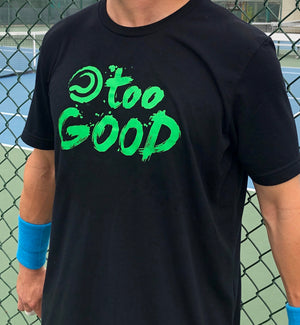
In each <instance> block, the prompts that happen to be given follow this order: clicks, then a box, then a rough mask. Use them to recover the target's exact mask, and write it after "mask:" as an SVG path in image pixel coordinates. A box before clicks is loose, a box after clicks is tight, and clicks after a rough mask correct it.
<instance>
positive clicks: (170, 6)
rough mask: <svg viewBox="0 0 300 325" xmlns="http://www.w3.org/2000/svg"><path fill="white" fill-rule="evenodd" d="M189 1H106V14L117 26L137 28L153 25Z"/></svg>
mask: <svg viewBox="0 0 300 325" xmlns="http://www.w3.org/2000/svg"><path fill="white" fill-rule="evenodd" d="M187 2H189V0H107V13H108V15H109V16H110V18H111V19H112V20H113V21H114V22H115V23H117V24H119V25H121V26H126V27H139V26H145V25H149V24H152V23H155V22H157V21H159V20H161V19H163V18H165V17H167V16H169V15H171V14H172V13H174V12H175V11H177V10H178V9H180V8H181V7H182V6H184V5H185V4H186V3H187Z"/></svg>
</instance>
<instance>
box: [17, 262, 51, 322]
mask: <svg viewBox="0 0 300 325" xmlns="http://www.w3.org/2000/svg"><path fill="white" fill-rule="evenodd" d="M45 276H46V268H45V267H42V268H40V269H38V270H30V269H28V268H27V267H25V266H23V265H21V264H20V271H19V275H18V279H17V293H18V296H19V300H18V310H20V311H27V312H31V311H34V312H35V313H36V314H37V315H38V317H39V318H41V317H42V298H43V288H44V282H45Z"/></svg>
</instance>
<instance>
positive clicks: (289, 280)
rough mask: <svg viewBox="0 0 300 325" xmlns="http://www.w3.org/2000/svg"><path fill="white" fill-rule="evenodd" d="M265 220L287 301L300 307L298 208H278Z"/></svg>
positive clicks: (299, 230) (299, 222) (299, 229)
mask: <svg viewBox="0 0 300 325" xmlns="http://www.w3.org/2000/svg"><path fill="white" fill-rule="evenodd" d="M274 213H275V214H276V215H275V216H273V217H272V218H269V221H266V227H267V231H268V236H269V240H270V243H271V248H272V252H273V256H274V259H275V262H276V265H277V267H278V270H279V272H280V275H281V278H282V281H283V284H284V287H285V290H286V293H287V298H288V302H289V304H290V305H292V306H294V307H300V210H299V209H278V210H277V211H276V212H274Z"/></svg>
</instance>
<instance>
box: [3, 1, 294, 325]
mask: <svg viewBox="0 0 300 325" xmlns="http://www.w3.org/2000/svg"><path fill="white" fill-rule="evenodd" d="M93 2H94V0H74V1H72V0H0V213H1V217H0V324H1V325H6V324H11V325H23V324H40V320H39V319H38V318H36V317H33V318H32V317H31V318H30V317H27V316H25V315H24V314H23V313H20V312H18V310H17V294H16V288H15V284H16V278H17V272H18V262H17V261H16V258H15V253H16V249H17V236H18V228H17V215H18V206H19V199H20V193H21V190H22V177H23V170H24V164H25V161H26V158H27V157H28V155H29V154H30V152H31V149H30V148H28V147H27V146H26V145H25V144H24V143H23V142H22V140H21V139H20V134H21V131H22V129H23V127H24V124H25V121H26V117H27V114H28V109H29V105H30V101H31V99H32V92H33V87H34V71H35V68H36V64H37V62H36V61H37V56H38V50H39V46H40V44H41V41H42V38H43V36H44V34H45V32H46V31H47V30H48V29H49V28H50V27H51V26H52V25H53V24H54V23H55V22H57V21H59V20H60V19H62V18H64V17H66V16H68V15H70V14H72V13H74V12H76V11H78V10H80V9H82V8H83V7H86V6H87V5H89V4H92V3H93ZM218 4H220V5H221V6H224V7H225V8H227V9H228V10H231V11H232V12H233V13H234V14H235V15H237V16H238V17H239V18H241V19H242V20H245V21H247V22H248V23H251V24H255V25H256V26H257V27H258V28H260V29H261V30H263V31H264V32H266V33H268V34H269V35H270V36H271V37H272V38H273V40H274V43H275V45H276V48H277V54H278V58H279V60H280V62H281V65H282V69H283V74H284V77H285V82H286V87H287V92H288V96H289V99H290V101H291V105H292V109H293V113H294V117H295V120H296V124H297V128H298V132H299V134H300V117H299V116H300V60H299V56H300V0H297V1H295V0H282V1H279V0H264V1H262V0H248V1H237V0H236V1H219V2H218ZM216 23H217V22H216ZM253 95H254V94H253ZM249 186H250V187H251V184H250V185H249ZM241 247H242V254H241V255H242V256H241V276H242V303H241V325H258V324H269V325H271V324H277V325H286V324H287V317H286V312H285V303H286V296H285V293H284V289H283V285H282V282H281V279H280V276H279V273H278V271H277V269H276V266H275V263H274V260H273V258H272V253H271V251H270V247H269V243H268V240H267V233H266V229H265V227H264V225H263V221H262V216H261V214H260V211H259V209H258V202H257V198H256V194H255V192H254V191H253V190H251V189H249V190H248V192H247V197H246V201H245V211H244V215H243V227H242V240H241Z"/></svg>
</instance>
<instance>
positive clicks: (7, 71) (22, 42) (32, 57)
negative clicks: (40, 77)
mask: <svg viewBox="0 0 300 325" xmlns="http://www.w3.org/2000/svg"><path fill="white" fill-rule="evenodd" d="M45 34H46V31H34V32H30V31H27V32H0V78H3V77H8V76H13V75H21V74H25V73H31V72H34V71H35V70H36V67H37V60H38V53H39V48H40V46H41V44H42V40H43V38H44V36H45Z"/></svg>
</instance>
